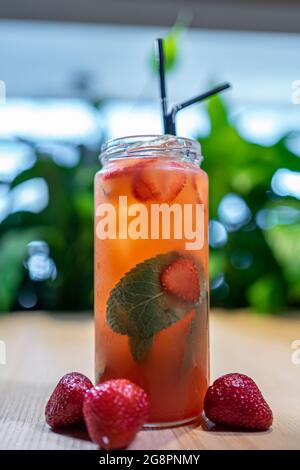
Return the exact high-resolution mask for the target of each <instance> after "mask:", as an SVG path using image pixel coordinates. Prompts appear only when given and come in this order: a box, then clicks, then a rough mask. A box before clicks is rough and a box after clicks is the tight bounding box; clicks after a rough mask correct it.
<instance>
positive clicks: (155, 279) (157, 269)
mask: <svg viewBox="0 0 300 470" xmlns="http://www.w3.org/2000/svg"><path fill="white" fill-rule="evenodd" d="M181 256H182V254H180V253H179V252H176V251H171V252H169V253H166V254H163V255H158V256H156V257H155V258H151V259H149V260H146V261H144V262H143V263H140V264H138V265H137V266H135V267H134V268H133V269H131V270H130V271H128V273H126V274H125V276H124V277H123V278H122V279H121V280H120V281H119V282H118V284H117V285H116V286H115V287H114V288H113V289H112V291H111V293H110V296H109V299H108V302H107V312H106V319H107V322H108V324H109V326H110V327H111V328H112V330H113V331H115V332H116V333H119V334H121V335H128V336H129V337H130V341H129V344H130V347H131V351H132V354H133V357H134V358H135V360H140V358H142V357H143V356H144V355H145V354H146V352H148V350H149V349H150V347H151V343H152V339H153V336H154V335H155V334H156V333H158V332H159V331H161V330H163V329H165V328H168V327H169V326H171V325H172V324H173V323H175V322H177V321H178V320H181V319H182V318H183V317H184V316H185V315H186V314H187V313H188V312H190V311H191V309H192V308H193V306H194V304H193V303H188V302H185V301H181V300H180V299H178V298H174V297H172V296H170V295H168V294H167V293H166V292H165V291H164V290H163V289H162V287H161V283H160V274H161V272H162V271H163V269H165V268H166V267H167V266H169V265H170V264H171V263H172V262H173V261H175V260H176V259H178V258H179V257H181Z"/></svg>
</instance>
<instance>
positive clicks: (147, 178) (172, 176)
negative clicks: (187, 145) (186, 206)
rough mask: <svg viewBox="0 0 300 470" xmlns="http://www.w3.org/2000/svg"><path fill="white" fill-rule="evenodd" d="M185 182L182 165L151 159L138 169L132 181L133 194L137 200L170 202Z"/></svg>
mask: <svg viewBox="0 0 300 470" xmlns="http://www.w3.org/2000/svg"><path fill="white" fill-rule="evenodd" d="M185 182H186V175H185V169H184V166H183V165H181V164H180V163H177V162H168V163H166V164H165V165H163V166H162V162H161V161H159V160H155V161H153V160H152V161H151V164H149V162H148V164H147V165H146V166H144V167H142V168H141V169H140V171H138V173H137V175H136V177H135V178H134V181H133V194H134V196H135V197H136V199H138V200H139V201H157V202H172V201H173V200H174V199H175V198H176V196H178V194H179V193H180V191H181V190H182V189H183V187H184V185H185Z"/></svg>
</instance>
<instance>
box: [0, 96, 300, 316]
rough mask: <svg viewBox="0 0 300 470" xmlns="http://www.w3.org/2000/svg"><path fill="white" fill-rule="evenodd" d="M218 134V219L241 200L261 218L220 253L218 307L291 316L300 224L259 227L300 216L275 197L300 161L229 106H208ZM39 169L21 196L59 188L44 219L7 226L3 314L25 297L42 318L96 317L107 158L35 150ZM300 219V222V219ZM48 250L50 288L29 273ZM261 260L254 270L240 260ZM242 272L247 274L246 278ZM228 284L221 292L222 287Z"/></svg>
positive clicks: (211, 142)
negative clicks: (98, 230)
mask: <svg viewBox="0 0 300 470" xmlns="http://www.w3.org/2000/svg"><path fill="white" fill-rule="evenodd" d="M208 114H209V118H210V123H211V132H210V134H209V135H208V136H207V137H205V138H201V145H202V152H203V155H204V156H205V159H204V163H203V168H204V169H205V170H206V171H207V173H208V174H209V178H210V218H211V219H213V220H216V221H217V220H219V208H220V202H221V201H222V199H223V198H224V196H226V195H227V194H228V193H233V194H236V195H239V196H240V197H241V198H243V200H244V201H245V203H246V204H247V206H248V208H249V210H250V214H251V217H249V220H247V223H245V224H242V225H241V226H240V227H238V228H237V229H234V230H228V233H227V237H228V238H227V242H226V243H225V244H224V245H223V246H220V247H219V248H211V262H210V267H211V281H212V286H213V289H212V293H211V303H212V305H222V306H225V307H228V308H237V307H244V306H251V308H252V309H253V310H255V311H258V312H276V311H282V310H283V309H285V308H287V307H292V308H295V307H299V305H300V261H299V254H300V219H299V217H298V218H296V219H295V220H294V221H293V222H290V221H289V222H288V223H287V222H285V223H281V221H280V220H279V219H278V220H277V219H276V220H277V222H276V223H273V224H271V226H270V227H269V228H267V229H265V230H263V229H262V228H260V227H259V226H258V225H257V224H256V223H255V221H256V216H257V214H258V213H259V211H261V210H266V211H267V213H268V214H269V215H270V216H272V214H275V215H276V214H277V212H278V211H280V210H282V208H286V209H287V210H289V209H290V208H292V209H293V210H296V211H300V201H299V200H298V199H296V198H292V197H279V196H277V195H276V194H274V193H273V192H272V190H271V180H272V177H273V175H274V173H275V171H276V170H277V169H278V168H287V169H290V170H295V171H299V170H300V160H299V158H298V157H297V156H296V155H294V154H292V153H291V152H290V151H289V150H288V149H287V148H286V146H285V138H282V139H281V140H280V141H279V142H278V143H276V145H273V146H269V147H262V146H259V145H256V144H253V143H250V142H247V141H246V140H245V139H243V138H242V137H241V135H239V133H238V132H237V130H236V129H235V127H234V126H233V125H232V123H231V122H230V120H229V117H228V111H227V109H226V106H225V105H224V102H223V101H222V100H221V99H220V98H214V99H212V100H210V102H209V103H208ZM29 145H31V146H32V147H33V149H34V151H35V154H36V157H37V160H36V163H35V165H34V166H33V167H32V168H30V169H29V170H26V171H24V172H23V173H21V174H19V175H18V176H17V177H16V178H15V180H14V181H13V182H12V183H11V188H14V187H16V186H18V185H19V184H21V183H22V182H24V181H27V180H29V179H31V178H35V177H42V178H44V179H45V180H46V182H47V184H48V188H49V203H48V206H47V207H46V208H45V209H44V210H43V211H41V212H40V213H37V214H35V213H30V212H25V211H24V212H17V213H12V214H10V215H9V216H8V217H7V218H5V219H4V220H3V221H2V223H1V224H0V311H8V310H13V309H20V308H22V307H21V305H20V303H19V301H18V297H19V294H20V292H23V291H24V290H25V291H26V289H27V290H29V291H30V292H34V293H35V295H36V297H37V303H36V305H35V308H38V309H55V310H87V309H91V308H92V305H93V178H94V174H95V173H96V171H97V170H98V169H99V162H98V158H97V157H98V154H99V149H95V150H94V151H93V152H91V150H88V149H87V148H85V147H83V146H82V147H80V160H79V163H78V164H77V165H76V166H74V167H72V168H66V167H62V166H59V165H57V164H56V163H55V162H54V160H53V159H52V158H51V155H49V154H43V153H41V152H40V151H39V150H38V147H35V145H34V144H32V143H29ZM299 213H300V212H299ZM33 240H44V241H45V242H47V243H48V245H49V248H50V256H51V258H52V259H53V260H54V262H55V265H56V269H57V273H56V276H55V277H53V278H49V279H47V280H44V281H34V280H32V279H30V276H29V271H28V269H27V268H26V258H27V257H28V243H29V242H30V241H33ZM243 253H248V254H249V253H250V254H251V263H250V264H249V265H247V266H246V267H245V266H238V267H237V265H238V263H236V262H235V263H233V262H232V260H233V259H235V258H238V257H239V255H241V256H242V254H243ZM241 267H242V268H243V269H241ZM218 278H220V279H221V282H219V283H218V282H215V281H216V279H218Z"/></svg>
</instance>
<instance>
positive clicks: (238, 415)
mask: <svg viewBox="0 0 300 470" xmlns="http://www.w3.org/2000/svg"><path fill="white" fill-rule="evenodd" d="M204 411H205V414H206V416H207V417H208V418H209V419H210V420H211V421H213V422H214V423H216V424H221V425H228V426H234V427H239V428H243V429H253V430H261V431H263V430H266V429H269V427H270V426H271V425H272V422H273V415H272V411H271V409H270V407H269V405H268V404H267V402H266V401H265V399H264V397H263V396H262V394H261V391H260V390H259V388H258V387H257V385H256V383H255V382H254V381H253V380H252V379H250V377H248V376H247V375H243V374H227V375H223V376H222V377H220V378H219V379H217V380H215V381H214V383H213V384H212V385H211V386H210V387H209V388H208V390H207V392H206V396H205V399H204Z"/></svg>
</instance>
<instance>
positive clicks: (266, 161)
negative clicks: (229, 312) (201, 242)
mask: <svg viewBox="0 0 300 470" xmlns="http://www.w3.org/2000/svg"><path fill="white" fill-rule="evenodd" d="M208 112H209V117H210V123H211V132H210V134H209V136H208V137H206V138H202V139H200V142H201V145H202V152H203V155H204V156H205V159H204V162H203V168H204V169H205V170H206V171H207V173H208V174H209V181H210V218H211V219H215V220H218V217H219V204H220V202H221V200H222V198H223V197H224V196H225V195H226V194H228V193H234V194H237V195H239V196H241V197H242V198H243V200H244V201H245V202H246V204H247V206H248V208H249V209H250V211H251V218H250V220H249V221H248V222H247V224H245V225H243V226H242V227H240V228H239V229H237V230H234V231H229V232H228V240H227V243H226V244H225V245H224V246H222V247H220V248H215V249H213V248H211V251H210V260H211V263H210V265H211V278H212V280H213V279H214V278H215V277H216V276H218V274H219V273H223V274H224V280H225V282H223V283H220V286H219V288H216V289H213V290H212V293H211V300H212V305H219V304H221V305H225V306H226V307H229V308H235V307H244V306H247V305H250V306H251V307H252V308H253V309H254V310H256V311H257V312H276V311H279V310H283V309H284V308H285V307H287V306H293V307H296V306H299V305H300V260H299V254H300V201H299V200H298V199H296V198H293V197H279V196H278V195H276V194H275V193H274V192H273V191H272V190H271V181H272V177H273V175H274V173H275V172H276V170H278V169H279V168H285V169H289V170H293V171H300V159H299V158H298V157H297V156H296V155H294V154H293V153H291V152H290V151H289V150H288V149H287V147H286V145H285V141H286V139H287V137H288V136H285V137H284V138H282V139H281V140H280V141H279V142H277V143H276V144H275V145H272V146H269V147H264V146H260V145H256V144H254V143H250V142H248V141H246V140H245V139H243V138H242V137H241V136H240V135H239V133H238V132H237V130H236V129H235V128H234V126H233V125H232V124H231V123H230V120H229V117H228V111H227V109H226V106H225V105H224V102H223V101H222V100H221V99H220V98H219V97H216V98H213V99H211V100H210V101H209V104H208ZM282 209H284V211H285V213H286V214H287V215H288V214H289V211H293V214H295V213H297V212H298V217H296V220H291V218H289V217H288V218H287V220H286V221H285V223H283V222H284V221H283V222H281V220H280V217H279V215H280V213H281V212H282ZM261 211H265V216H266V217H269V218H271V219H273V220H275V222H274V223H269V224H267V226H266V229H265V230H263V229H261V228H260V227H259V226H258V225H257V224H256V217H257V214H258V213H259V212H260V213H261ZM238 253H248V254H249V253H250V255H251V259H252V262H251V264H250V266H249V267H247V269H238V268H237V267H235V266H234V265H236V263H232V259H233V256H234V255H235V254H237V256H238ZM224 285H225V289H224Z"/></svg>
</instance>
